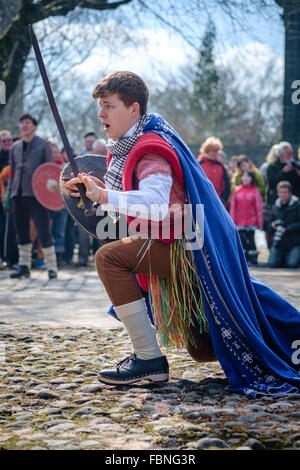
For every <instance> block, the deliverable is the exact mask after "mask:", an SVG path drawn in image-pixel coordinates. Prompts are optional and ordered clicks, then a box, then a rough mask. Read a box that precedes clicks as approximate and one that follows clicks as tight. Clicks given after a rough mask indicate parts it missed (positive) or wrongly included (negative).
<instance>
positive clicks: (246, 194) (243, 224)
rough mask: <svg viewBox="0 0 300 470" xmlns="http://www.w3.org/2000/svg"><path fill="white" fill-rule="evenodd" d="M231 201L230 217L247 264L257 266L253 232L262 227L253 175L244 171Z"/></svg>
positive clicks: (259, 197)
mask: <svg viewBox="0 0 300 470" xmlns="http://www.w3.org/2000/svg"><path fill="white" fill-rule="evenodd" d="M241 183H242V184H241V185H240V186H238V187H237V188H236V189H235V191H234V193H233V195H232V200H231V206H230V215H231V217H232V220H233V222H234V223H235V225H236V227H237V230H238V232H239V235H240V238H241V242H242V245H243V248H244V252H245V256H246V260H247V262H248V264H250V265H252V264H257V255H258V253H257V249H256V244H255V239H254V234H255V230H256V229H257V228H262V227H263V205H262V197H261V194H260V192H259V191H258V189H257V188H256V179H255V174H254V173H253V172H252V171H245V172H244V173H243V174H242V176H241Z"/></svg>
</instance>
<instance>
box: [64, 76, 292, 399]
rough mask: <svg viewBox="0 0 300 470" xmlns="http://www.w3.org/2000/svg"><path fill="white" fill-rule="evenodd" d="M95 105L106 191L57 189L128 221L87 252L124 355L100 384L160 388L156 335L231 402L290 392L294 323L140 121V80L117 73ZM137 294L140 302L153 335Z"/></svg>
mask: <svg viewBox="0 0 300 470" xmlns="http://www.w3.org/2000/svg"><path fill="white" fill-rule="evenodd" d="M93 97H94V98H95V99H97V100H99V104H100V111H99V118H100V119H101V121H102V123H103V126H104V129H105V132H106V134H107V137H108V144H107V149H108V168H107V173H106V175H105V178H104V180H105V181H104V183H101V182H100V181H99V180H98V181H95V179H93V178H92V177H90V176H88V175H86V174H84V173H81V174H79V175H78V176H77V177H76V178H73V179H71V180H70V181H68V182H67V183H65V184H66V186H67V187H68V188H69V189H71V190H73V191H74V192H72V195H73V196H74V197H76V196H78V193H77V192H75V190H76V184H78V183H84V185H85V187H86V195H87V197H88V198H89V199H90V200H92V201H93V202H95V203H97V204H100V205H101V208H102V209H104V210H107V211H108V213H109V214H110V217H112V218H113V219H114V220H115V221H116V220H118V218H119V217H120V214H125V215H126V216H127V221H128V224H129V230H130V229H131V232H132V234H131V235H129V236H127V237H125V238H122V239H119V240H116V241H113V242H111V243H107V244H105V245H104V246H102V247H101V248H100V249H99V250H98V251H97V253H96V267H97V272H98V275H99V277H100V279H101V281H102V282H103V284H104V286H105V289H106V291H107V294H108V296H109V297H110V299H111V302H112V304H113V306H114V310H115V312H116V313H117V316H118V317H119V319H120V320H121V321H122V322H123V324H124V326H125V327H126V329H127V331H128V335H129V338H130V340H131V343H132V347H133V353H132V354H131V355H130V356H129V357H128V358H126V359H124V360H123V361H121V362H120V363H119V364H118V365H117V366H116V368H112V369H108V370H102V371H100V377H99V380H100V381H101V382H105V383H107V384H113V385H124V384H131V383H134V382H137V381H140V380H144V379H148V380H151V381H153V382H164V381H167V380H168V378H169V366H168V362H167V358H166V357H165V356H164V355H163V354H162V352H161V350H160V347H159V344H158V342H157V338H156V332H158V335H159V337H160V342H161V344H163V345H164V346H166V347H168V346H175V347H179V348H180V347H186V348H187V349H188V351H189V353H190V354H191V356H192V357H194V358H195V359H196V360H198V361H205V360H212V358H215V357H216V358H217V359H218V360H219V361H220V363H221V365H222V367H223V369H224V372H225V374H226V376H227V378H228V380H229V382H230V385H231V389H232V390H233V391H238V392H243V393H246V394H247V395H249V396H257V395H259V394H271V395H272V394H275V395H276V394H285V393H290V392H294V393H295V392H299V385H300V377H299V374H298V373H297V370H296V364H295V363H294V362H295V361H294V360H293V357H294V356H293V353H295V349H293V348H294V347H295V344H296V342H297V340H298V342H299V340H300V315H299V312H298V311H297V310H296V309H295V308H294V307H293V306H292V305H290V304H289V303H288V302H287V301H285V300H284V299H283V298H281V297H280V296H279V295H277V294H276V293H275V292H274V291H272V290H271V289H270V288H268V287H267V286H265V285H263V284H262V283H260V282H259V281H257V280H256V279H254V278H253V277H251V276H250V275H249V272H248V269H247V263H246V260H245V257H244V253H243V248H242V246H241V243H240V238H239V235H238V233H237V231H236V228H235V226H234V224H233V222H232V219H231V218H230V216H229V214H228V212H227V211H226V209H224V207H223V205H222V203H221V202H220V200H219V198H218V196H217V194H216V192H215V190H214V187H213V185H212V184H211V183H210V181H209V180H208V179H207V177H206V176H205V174H204V172H203V171H202V169H201V167H200V165H199V163H198V162H197V161H196V159H195V157H194V156H193V155H192V153H191V151H190V150H189V148H188V147H187V146H186V145H185V143H184V142H183V141H182V139H181V138H180V136H179V135H178V134H177V133H176V132H175V131H174V129H172V127H171V126H170V125H169V124H168V123H167V122H166V121H165V120H164V119H163V118H162V117H161V116H159V115H158V114H147V112H146V108H147V101H148V88H147V86H146V84H145V83H144V81H143V80H142V79H141V78H140V77H138V76H137V75H135V74H134V73H131V72H114V73H112V74H110V75H108V76H107V77H105V78H103V79H102V80H101V81H100V82H99V83H98V85H97V86H96V88H95V90H94V92H93ZM199 208H202V209H203V210H202V211H201V210H199ZM199 214H202V215H200V216H199ZM186 220H188V221H189V222H188V223H186ZM202 222H203V224H202ZM187 226H188V230H187V229H186V227H187ZM203 228H204V233H203ZM187 232H188V233H187ZM141 288H142V289H143V291H147V292H148V293H149V299H150V305H151V312H152V314H153V319H154V325H155V326H153V325H152V324H151V322H150V320H149V315H148V314H147V305H146V302H145V299H144V296H143V294H142V290H141ZM293 345H294V346H293ZM214 354H215V356H214Z"/></svg>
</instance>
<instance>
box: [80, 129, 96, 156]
mask: <svg viewBox="0 0 300 470" xmlns="http://www.w3.org/2000/svg"><path fill="white" fill-rule="evenodd" d="M95 140H96V134H95V132H88V133H87V134H85V136H84V148H83V150H82V153H81V155H86V154H88V153H93V145H94V143H95Z"/></svg>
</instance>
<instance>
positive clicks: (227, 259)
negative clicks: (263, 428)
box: [144, 114, 300, 397]
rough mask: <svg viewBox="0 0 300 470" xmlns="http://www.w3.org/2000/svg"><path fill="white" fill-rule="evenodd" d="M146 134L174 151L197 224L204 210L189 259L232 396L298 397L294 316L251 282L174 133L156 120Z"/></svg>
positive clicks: (298, 332)
mask: <svg viewBox="0 0 300 470" xmlns="http://www.w3.org/2000/svg"><path fill="white" fill-rule="evenodd" d="M148 132H156V133H157V134H159V135H160V136H161V137H163V138H164V139H165V140H166V141H167V142H168V143H169V144H170V145H171V147H172V148H173V149H174V150H175V151H176V153H177V155H178V157H179V159H180V163H181V167H182V171H183V175H184V180H185V192H186V196H187V201H188V203H189V204H192V207H193V214H194V217H195V216H196V206H197V205H199V204H203V205H204V245H203V247H202V249H196V250H194V251H193V254H194V259H195V265H196V269H197V273H198V275H199V279H200V280H201V283H202V286H203V290H205V295H203V300H204V303H205V312H206V317H207V321H208V323H209V328H210V332H211V336H212V341H213V346H214V350H215V353H216V356H217V358H218V360H219V361H220V363H221V365H222V368H223V370H224V372H225V374H226V376H227V378H228V380H229V382H230V385H231V389H232V390H233V391H236V392H243V393H245V394H247V395H249V396H253V397H255V396H258V395H260V394H270V395H280V394H285V393H290V392H294V393H300V375H299V373H298V372H297V365H299V362H300V361H299V360H297V355H296V354H295V348H296V347H298V348H299V340H300V313H299V311H298V310H296V308H294V307H293V306H292V305H290V304H289V303H288V302H287V301H286V300H284V299H283V298H282V297H280V296H279V295H278V294H276V292H274V291H273V290H272V289H270V288H269V287H267V286H265V285H264V284H262V283H261V282H259V281H258V280H256V279H254V278H253V277H252V276H250V274H249V272H248V267H247V263H246V260H245V256H244V252H243V248H242V245H241V241H240V238H239V235H238V232H237V230H236V227H235V225H234V223H233V221H232V219H231V217H230V215H229V214H228V212H227V211H226V209H225V208H224V206H223V204H222V203H221V201H220V199H219V197H218V195H217V193H216V192H215V189H214V187H213V185H212V183H211V182H210V181H209V180H208V179H207V177H206V175H205V174H204V172H203V170H202V168H201V166H200V165H199V163H198V162H197V160H196V159H195V157H194V155H193V154H192V153H191V151H190V149H189V148H188V147H187V146H186V145H185V143H184V142H183V141H182V139H181V138H180V136H179V135H178V134H177V132H176V131H175V130H174V129H172V127H171V126H170V125H169V124H168V123H167V122H166V121H165V120H164V119H163V118H162V117H161V116H159V115H158V114H153V116H152V119H151V121H150V122H149V123H148V124H147V125H146V127H145V128H144V133H148ZM206 296H207V299H206ZM297 340H298V341H297ZM297 345H298V346H297Z"/></svg>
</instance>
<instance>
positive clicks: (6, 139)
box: [0, 134, 13, 150]
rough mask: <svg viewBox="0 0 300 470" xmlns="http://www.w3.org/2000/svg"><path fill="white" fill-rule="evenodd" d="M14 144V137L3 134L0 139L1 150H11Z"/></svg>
mask: <svg viewBox="0 0 300 470" xmlns="http://www.w3.org/2000/svg"><path fill="white" fill-rule="evenodd" d="M12 144H13V140H12V136H11V135H10V134H3V135H1V137H0V148H1V149H3V150H10V149H11V146H12Z"/></svg>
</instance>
